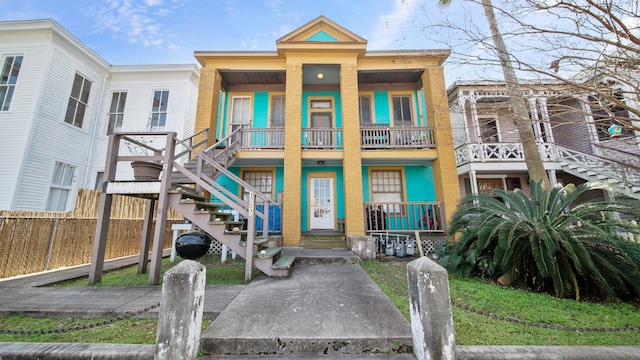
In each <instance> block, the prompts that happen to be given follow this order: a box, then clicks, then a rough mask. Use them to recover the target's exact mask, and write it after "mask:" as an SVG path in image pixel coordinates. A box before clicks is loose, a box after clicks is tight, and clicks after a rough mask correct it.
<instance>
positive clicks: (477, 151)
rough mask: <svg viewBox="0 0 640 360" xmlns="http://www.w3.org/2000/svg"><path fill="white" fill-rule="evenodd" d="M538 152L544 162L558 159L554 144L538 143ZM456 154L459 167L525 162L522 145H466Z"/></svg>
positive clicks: (459, 148) (458, 149)
mask: <svg viewBox="0 0 640 360" xmlns="http://www.w3.org/2000/svg"><path fill="white" fill-rule="evenodd" d="M538 150H539V151H540V156H541V157H542V161H555V160H556V159H557V155H556V154H557V151H556V147H555V145H554V144H551V143H538ZM455 152H456V163H457V164H458V165H462V164H466V163H469V162H485V161H494V162H495V161H500V162H502V161H524V151H523V150H522V143H490V144H464V145H461V146H458V147H457V148H456V150H455Z"/></svg>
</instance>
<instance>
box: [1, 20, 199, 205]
mask: <svg viewBox="0 0 640 360" xmlns="http://www.w3.org/2000/svg"><path fill="white" fill-rule="evenodd" d="M0 60H1V63H0V71H1V73H0V74H1V78H0V154H2V155H1V156H2V157H1V159H0V209H3V210H32V211H44V210H47V211H68V210H72V209H73V206H74V203H75V201H74V200H75V194H76V192H77V189H78V188H99V187H100V182H101V180H100V178H101V174H102V172H103V171H104V163H105V153H106V146H107V134H108V132H109V131H111V130H118V129H120V128H121V129H123V130H128V131H143V130H145V129H147V130H157V131H175V132H177V133H178V136H189V135H191V134H192V131H193V125H194V120H195V105H196V101H197V92H198V77H199V69H198V67H197V66H196V65H194V64H190V65H148V66H146V65H145V66H114V65H110V64H109V63H108V62H106V61H105V60H104V59H102V58H101V57H100V56H99V55H98V54H96V53H95V52H93V51H92V50H91V49H89V48H88V47H87V46H86V45H84V44H83V43H81V42H80V41H79V40H78V39H76V38H75V37H74V36H73V35H71V34H70V33H69V32H68V31H66V30H65V29H64V28H62V27H61V26H60V25H58V24H57V23H56V22H55V21H53V20H34V21H10V22H0ZM156 118H157V121H156V120H150V119H156ZM123 151H126V150H123ZM127 171H129V170H123V171H122V173H120V174H119V176H122V177H127V176H130V175H129V174H128V173H127ZM129 173H130V171H129Z"/></svg>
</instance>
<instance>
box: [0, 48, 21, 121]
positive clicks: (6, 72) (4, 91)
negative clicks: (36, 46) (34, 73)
mask: <svg viewBox="0 0 640 360" xmlns="http://www.w3.org/2000/svg"><path fill="white" fill-rule="evenodd" d="M21 65H22V56H7V57H6V58H5V60H4V65H3V66H2V77H0V111H8V110H9V106H10V105H11V99H12V98H13V91H14V90H15V87H16V81H18V73H20V66H21Z"/></svg>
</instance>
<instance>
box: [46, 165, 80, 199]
mask: <svg viewBox="0 0 640 360" xmlns="http://www.w3.org/2000/svg"><path fill="white" fill-rule="evenodd" d="M74 173H75V167H73V166H71V165H68V164H63V163H61V162H56V165H55V168H54V169H53V178H52V179H51V187H50V188H49V198H48V199H47V207H46V208H45V211H65V210H67V201H68V200H69V195H70V194H71V188H72V185H73V177H74Z"/></svg>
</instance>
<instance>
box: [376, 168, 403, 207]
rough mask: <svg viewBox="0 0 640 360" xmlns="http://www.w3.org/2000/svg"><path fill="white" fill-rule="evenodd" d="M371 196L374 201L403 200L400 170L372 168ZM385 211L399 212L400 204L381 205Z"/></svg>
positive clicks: (390, 201)
mask: <svg viewBox="0 0 640 360" xmlns="http://www.w3.org/2000/svg"><path fill="white" fill-rule="evenodd" d="M371 197H372V200H373V201H374V202H379V203H395V202H402V201H403V190H402V173H401V172H400V170H372V171H371ZM383 209H384V211H385V212H387V213H397V214H399V213H401V211H402V210H401V206H400V204H397V205H392V206H391V207H389V206H388V205H383Z"/></svg>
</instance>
